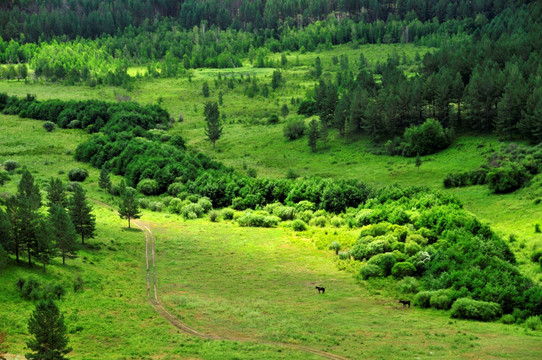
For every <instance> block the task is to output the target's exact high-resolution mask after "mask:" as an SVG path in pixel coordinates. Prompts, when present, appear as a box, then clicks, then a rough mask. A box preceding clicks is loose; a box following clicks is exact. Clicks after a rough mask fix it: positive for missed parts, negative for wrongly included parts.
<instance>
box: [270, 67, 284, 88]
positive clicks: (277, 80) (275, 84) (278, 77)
mask: <svg viewBox="0 0 542 360" xmlns="http://www.w3.org/2000/svg"><path fill="white" fill-rule="evenodd" d="M281 85H282V73H281V72H280V70H275V71H273V77H272V78H271V88H273V90H277V89H278V88H279V87H280V86H281Z"/></svg>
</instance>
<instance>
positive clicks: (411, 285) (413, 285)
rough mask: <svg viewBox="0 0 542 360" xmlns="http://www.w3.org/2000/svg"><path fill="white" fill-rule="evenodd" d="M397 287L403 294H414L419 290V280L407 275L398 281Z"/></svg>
mask: <svg viewBox="0 0 542 360" xmlns="http://www.w3.org/2000/svg"><path fill="white" fill-rule="evenodd" d="M392 273H393V269H392ZM397 289H398V290H399V291H400V292H401V293H403V294H416V293H417V292H418V291H419V290H420V282H419V281H418V279H416V278H414V277H411V276H407V277H405V278H404V279H403V280H401V281H399V283H398V284H397Z"/></svg>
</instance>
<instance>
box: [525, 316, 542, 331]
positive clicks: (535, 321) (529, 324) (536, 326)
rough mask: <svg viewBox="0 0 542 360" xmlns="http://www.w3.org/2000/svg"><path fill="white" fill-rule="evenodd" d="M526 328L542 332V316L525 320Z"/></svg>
mask: <svg viewBox="0 0 542 360" xmlns="http://www.w3.org/2000/svg"><path fill="white" fill-rule="evenodd" d="M525 327H526V328H528V329H531V330H535V331H536V330H542V321H541V320H540V316H531V317H529V318H527V320H525Z"/></svg>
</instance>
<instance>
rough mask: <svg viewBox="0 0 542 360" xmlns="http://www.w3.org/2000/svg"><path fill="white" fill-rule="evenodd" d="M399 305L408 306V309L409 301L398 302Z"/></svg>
mask: <svg viewBox="0 0 542 360" xmlns="http://www.w3.org/2000/svg"><path fill="white" fill-rule="evenodd" d="M399 304H403V307H406V306H407V305H408V307H409V308H410V300H399Z"/></svg>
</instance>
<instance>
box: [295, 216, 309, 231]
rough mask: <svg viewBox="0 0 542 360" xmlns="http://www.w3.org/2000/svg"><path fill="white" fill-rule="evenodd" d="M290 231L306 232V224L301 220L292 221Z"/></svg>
mask: <svg viewBox="0 0 542 360" xmlns="http://www.w3.org/2000/svg"><path fill="white" fill-rule="evenodd" d="M292 229H294V231H305V230H307V224H306V223H305V222H304V221H303V220H299V219H297V220H294V221H292Z"/></svg>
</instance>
